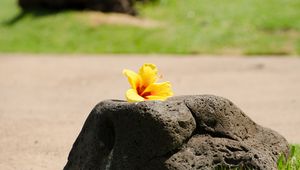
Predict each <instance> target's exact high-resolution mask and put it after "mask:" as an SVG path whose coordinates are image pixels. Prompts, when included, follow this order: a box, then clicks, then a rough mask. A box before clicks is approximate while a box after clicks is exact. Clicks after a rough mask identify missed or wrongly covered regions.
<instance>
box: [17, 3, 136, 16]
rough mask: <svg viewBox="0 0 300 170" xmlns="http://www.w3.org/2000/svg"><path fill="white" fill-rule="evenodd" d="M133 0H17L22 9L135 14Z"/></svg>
mask: <svg viewBox="0 0 300 170" xmlns="http://www.w3.org/2000/svg"><path fill="white" fill-rule="evenodd" d="M134 2H135V0H19V2H18V3H19V5H20V7H21V8H22V9H24V10H28V9H39V8H44V9H45V8H46V9H55V10H62V9H90V10H96V11H103V12H120V13H127V14H131V15H135V14H136V10H135V9H134Z"/></svg>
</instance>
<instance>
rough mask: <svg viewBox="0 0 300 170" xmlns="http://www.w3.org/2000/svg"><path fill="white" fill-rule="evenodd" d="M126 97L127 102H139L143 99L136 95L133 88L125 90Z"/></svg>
mask: <svg viewBox="0 0 300 170" xmlns="http://www.w3.org/2000/svg"><path fill="white" fill-rule="evenodd" d="M126 98H127V101H128V102H141V101H144V100H145V99H144V98H143V97H141V96H140V95H138V93H137V91H136V90H135V89H129V90H127V91H126Z"/></svg>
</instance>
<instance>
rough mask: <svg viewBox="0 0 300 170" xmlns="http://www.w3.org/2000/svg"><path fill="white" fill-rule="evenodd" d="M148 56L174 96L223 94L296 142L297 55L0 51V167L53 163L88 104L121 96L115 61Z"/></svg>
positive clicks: (299, 113)
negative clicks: (229, 55)
mask: <svg viewBox="0 0 300 170" xmlns="http://www.w3.org/2000/svg"><path fill="white" fill-rule="evenodd" d="M144 62H152V63H156V64H157V65H158V67H159V69H160V72H161V73H163V79H164V80H169V81H171V82H172V84H173V89H174V91H175V94H176V95H183V94H215V95H219V96H224V97H226V98H229V99H231V100H232V101H233V102H234V103H236V104H237V105H238V106H239V107H240V108H242V109H243V110H244V111H245V112H246V113H247V114H248V115H249V116H250V117H251V118H252V119H253V120H254V121H256V122H257V123H259V124H261V125H263V126H266V127H269V128H272V129H274V130H276V131H278V132H279V133H281V134H282V135H284V136H285V137H286V138H287V140H288V141H289V142H290V143H300V58H293V57H292V58H285V57H282V58H276V57H267V58H264V57H256V58H242V57H203V56H201V57H195V56H181V57H179V56H177V57H170V56H164V57H162V56H160V57H158V56H155V55H153V56H148V57H143V56H55V55H53V56H49V55H48V56H23V55H5V54H2V55H0V169H1V170H56V169H62V168H63V166H64V164H65V163H66V160H67V156H68V152H69V151H70V149H71V146H72V144H73V142H74V140H75V139H76V137H77V135H78V133H79V131H80V129H81V127H82V125H83V123H84V120H85V119H86V117H87V116H88V114H89V112H90V110H91V109H92V108H93V106H95V105H96V104H97V103H98V102H99V101H101V100H103V99H124V92H125V91H126V89H127V88H128V87H129V86H128V83H127V80H126V79H125V77H124V76H123V75H122V69H123V68H129V69H133V70H137V69H138V67H139V66H140V65H141V64H142V63H144Z"/></svg>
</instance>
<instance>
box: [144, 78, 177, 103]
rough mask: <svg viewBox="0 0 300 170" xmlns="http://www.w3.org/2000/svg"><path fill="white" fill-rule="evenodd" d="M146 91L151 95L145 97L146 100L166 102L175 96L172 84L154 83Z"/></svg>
mask: <svg viewBox="0 0 300 170" xmlns="http://www.w3.org/2000/svg"><path fill="white" fill-rule="evenodd" d="M145 91H146V92H148V93H150V95H148V96H145V98H147V99H149V100H155V99H160V100H165V99H167V98H168V97H171V96H173V91H172V89H171V84H170V82H162V83H153V84H151V85H149V86H148V88H147V89H146V90H145Z"/></svg>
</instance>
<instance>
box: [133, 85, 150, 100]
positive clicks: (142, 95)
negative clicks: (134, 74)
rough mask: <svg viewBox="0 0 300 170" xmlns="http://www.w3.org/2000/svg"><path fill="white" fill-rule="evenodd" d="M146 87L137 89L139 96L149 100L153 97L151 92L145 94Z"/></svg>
mask: <svg viewBox="0 0 300 170" xmlns="http://www.w3.org/2000/svg"><path fill="white" fill-rule="evenodd" d="M145 89H146V87H145V86H138V87H137V89H136V90H137V93H138V95H139V96H141V97H143V98H145V99H148V96H151V94H152V93H151V92H145Z"/></svg>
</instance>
